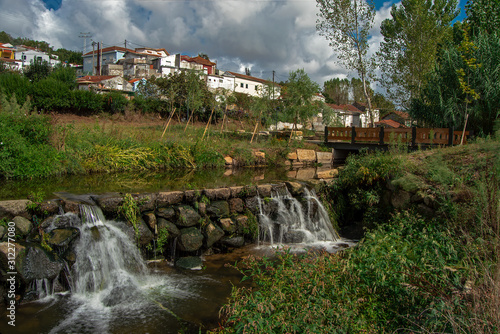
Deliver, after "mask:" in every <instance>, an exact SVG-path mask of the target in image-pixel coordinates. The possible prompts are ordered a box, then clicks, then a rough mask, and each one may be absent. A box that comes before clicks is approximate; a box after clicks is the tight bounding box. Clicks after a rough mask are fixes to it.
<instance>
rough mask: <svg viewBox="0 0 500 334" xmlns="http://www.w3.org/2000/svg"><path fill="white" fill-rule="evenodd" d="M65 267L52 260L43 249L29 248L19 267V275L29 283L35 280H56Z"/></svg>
mask: <svg viewBox="0 0 500 334" xmlns="http://www.w3.org/2000/svg"><path fill="white" fill-rule="evenodd" d="M62 268H63V265H62V263H61V262H59V261H55V260H54V259H52V258H50V257H49V256H48V255H47V253H46V252H45V250H43V249H42V248H41V247H38V246H34V247H28V248H27V250H26V252H25V255H24V258H23V259H22V260H21V261H20V265H19V267H18V270H19V272H18V273H19V274H21V276H22V277H23V278H24V279H25V280H26V281H27V282H31V281H33V280H35V279H43V278H47V279H54V278H56V277H57V275H59V272H60V271H61V269H62Z"/></svg>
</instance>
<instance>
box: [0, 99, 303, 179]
mask: <svg viewBox="0 0 500 334" xmlns="http://www.w3.org/2000/svg"><path fill="white" fill-rule="evenodd" d="M7 104H8V108H7V107H5V106H6V105H7ZM2 105H3V109H2V111H0V117H2V122H1V123H2V124H4V125H6V124H10V126H9V127H8V128H5V129H3V130H2V134H1V135H0V142H1V144H0V157H2V159H1V160H0V176H1V177H3V178H37V177H47V176H55V175H61V174H86V173H87V174H88V173H100V172H106V173H108V172H120V171H143V170H159V169H174V168H189V169H200V168H214V167H215V168H218V167H224V165H225V161H224V156H226V155H228V156H231V157H232V158H233V159H235V160H236V161H237V162H238V164H239V165H240V166H241V165H254V164H256V163H257V162H258V159H257V158H256V157H255V155H254V151H263V152H264V153H265V154H266V163H268V164H270V165H276V164H280V163H283V162H284V160H285V158H284V157H285V156H286V154H287V153H288V152H289V150H291V149H293V148H295V147H301V146H304V144H303V143H300V142H296V141H294V142H292V143H291V144H288V143H287V141H279V140H276V139H270V140H268V139H266V140H264V139H262V138H260V139H258V140H257V141H256V140H254V142H253V143H250V140H249V138H247V137H248V132H247V133H246V134H241V133H239V132H237V131H236V130H241V129H243V130H247V131H251V129H253V126H252V124H250V123H248V124H245V123H243V122H235V121H234V120H231V122H230V123H229V127H228V128H226V129H228V130H227V131H224V132H221V131H220V125H219V124H213V125H211V126H210V127H209V128H208V130H207V132H206V134H205V136H203V133H204V132H205V124H195V125H192V124H190V125H188V126H187V127H186V126H185V124H184V123H182V122H178V121H175V122H172V124H170V125H169V128H168V129H167V130H166V131H165V133H164V135H162V134H163V130H164V125H165V122H164V120H160V119H158V118H157V117H152V116H149V115H148V116H144V115H140V114H134V113H130V112H125V114H123V115H122V114H115V115H113V116H108V115H105V114H102V115H100V116H94V117H90V118H88V117H87V118H85V117H78V116H73V117H71V116H68V115H53V116H47V115H38V114H34V113H32V114H30V113H29V112H26V113H25V112H24V111H25V109H26V108H25V107H19V106H18V105H17V104H16V102H15V100H14V101H12V102H8V101H6V100H4V101H3V104H2ZM11 110H14V111H11ZM12 124H14V125H15V126H12ZM202 138H203V139H202Z"/></svg>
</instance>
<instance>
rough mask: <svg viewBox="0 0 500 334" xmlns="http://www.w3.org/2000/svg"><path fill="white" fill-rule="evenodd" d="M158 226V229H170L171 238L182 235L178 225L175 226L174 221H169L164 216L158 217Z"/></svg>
mask: <svg viewBox="0 0 500 334" xmlns="http://www.w3.org/2000/svg"><path fill="white" fill-rule="evenodd" d="M156 226H157V229H158V231H160V230H162V229H164V228H166V229H167V231H168V235H169V238H172V239H174V238H177V237H178V236H180V235H181V231H180V230H179V229H178V228H177V226H175V224H174V223H172V222H169V221H168V220H166V219H164V218H158V219H157V220H156Z"/></svg>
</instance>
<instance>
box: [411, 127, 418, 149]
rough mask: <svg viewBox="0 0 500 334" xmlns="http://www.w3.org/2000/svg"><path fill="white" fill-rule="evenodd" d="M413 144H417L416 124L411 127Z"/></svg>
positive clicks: (413, 145)
mask: <svg viewBox="0 0 500 334" xmlns="http://www.w3.org/2000/svg"><path fill="white" fill-rule="evenodd" d="M411 146H412V147H415V146H417V128H416V127H414V126H412V127H411Z"/></svg>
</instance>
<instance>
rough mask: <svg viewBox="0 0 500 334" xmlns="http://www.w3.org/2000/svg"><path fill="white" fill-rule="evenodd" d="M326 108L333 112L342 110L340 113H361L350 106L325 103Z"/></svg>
mask: <svg viewBox="0 0 500 334" xmlns="http://www.w3.org/2000/svg"><path fill="white" fill-rule="evenodd" d="M326 105H327V106H329V107H330V108H332V109H334V110H342V111H351V112H359V113H363V112H362V111H361V110H359V109H358V108H356V107H355V106H353V105H352V104H340V105H338V104H332V103H326Z"/></svg>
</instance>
